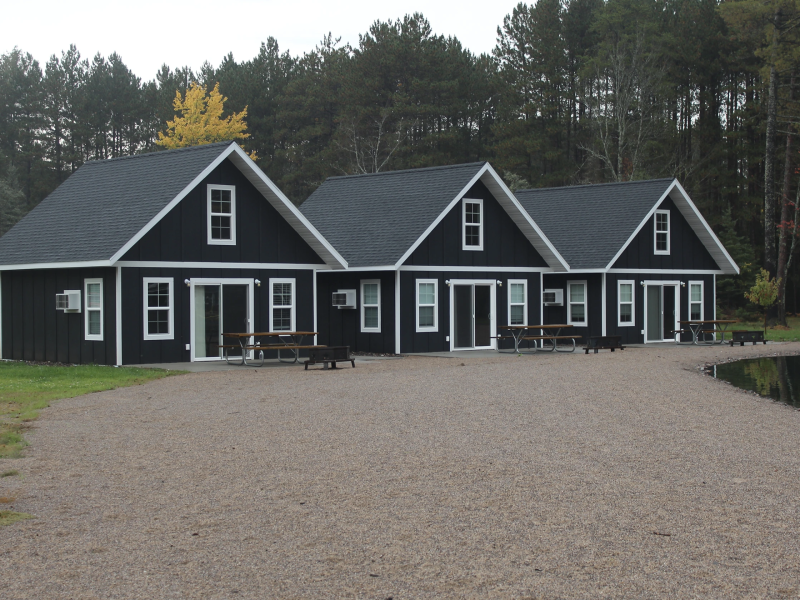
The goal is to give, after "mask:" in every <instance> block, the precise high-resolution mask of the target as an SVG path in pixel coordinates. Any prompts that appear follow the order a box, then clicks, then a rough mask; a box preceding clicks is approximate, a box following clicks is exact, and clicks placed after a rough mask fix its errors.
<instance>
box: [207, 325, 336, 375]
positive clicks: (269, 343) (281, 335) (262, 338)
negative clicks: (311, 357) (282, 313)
mask: <svg viewBox="0 0 800 600" xmlns="http://www.w3.org/2000/svg"><path fill="white" fill-rule="evenodd" d="M222 335H223V337H228V338H234V339H236V340H238V341H239V343H238V344H224V345H221V346H220V348H222V349H223V350H224V355H225V362H227V363H229V364H230V362H231V361H230V356H229V354H228V352H229V350H230V349H231V348H236V349H241V351H242V357H241V362H239V363H238V364H240V365H247V364H248V363H247V353H248V352H253V353H254V356H255V352H258V357H259V358H260V359H261V362H260V363H259V364H258V365H257V366H259V367H260V366H262V365H263V364H264V351H265V350H276V351H277V353H278V361H280V362H291V363H296V362H297V359H298V358H299V356H300V352H299V351H300V350H310V349H314V348H325V346H317V345H313V344H304V343H303V340H304V338H306V337H308V336H315V335H317V332H316V331H265V332H253V333H223V334H222ZM251 340H252V341H251ZM281 350H284V351H286V350H288V351H290V352H291V353H292V359H291V360H284V359H282V358H281ZM234 364H237V363H234Z"/></svg>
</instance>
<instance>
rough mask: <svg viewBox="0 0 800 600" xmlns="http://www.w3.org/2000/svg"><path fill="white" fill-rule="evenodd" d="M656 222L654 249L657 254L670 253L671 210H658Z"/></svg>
mask: <svg viewBox="0 0 800 600" xmlns="http://www.w3.org/2000/svg"><path fill="white" fill-rule="evenodd" d="M654 223H655V235H654V244H655V247H654V251H655V253H656V254H669V211H668V210H657V211H656V214H655V218H654Z"/></svg>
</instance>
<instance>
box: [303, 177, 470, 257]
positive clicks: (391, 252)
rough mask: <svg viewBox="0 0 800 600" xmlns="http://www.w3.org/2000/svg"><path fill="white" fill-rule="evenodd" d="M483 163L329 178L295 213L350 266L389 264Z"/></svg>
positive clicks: (418, 235)
mask: <svg viewBox="0 0 800 600" xmlns="http://www.w3.org/2000/svg"><path fill="white" fill-rule="evenodd" d="M485 164H486V163H483V162H480V163H470V164H465V165H453V166H446V167H430V168H426V169H409V170H405V171H389V172H386V173H374V174H369V175H350V176H345V177H330V178H329V179H326V180H325V182H324V183H323V184H322V185H321V186H320V187H319V188H318V189H317V190H316V191H315V192H314V193H313V194H311V196H309V198H308V200H306V201H305V202H304V203H303V204H302V205H301V206H300V210H301V211H302V212H303V214H304V215H305V216H306V217H307V218H308V220H309V221H311V223H312V224H313V225H314V226H315V227H316V228H317V229H318V230H319V232H320V233H321V234H322V235H323V236H325V238H326V239H327V240H328V241H329V242H330V243H331V244H332V245H333V246H334V248H336V249H337V250H338V251H339V252H340V253H341V255H342V256H343V257H344V258H345V260H346V261H347V262H348V265H349V266H350V267H375V266H388V265H394V264H395V263H397V261H398V260H399V259H400V258H401V257H402V256H403V254H404V253H405V252H406V251H407V250H408V249H409V248H410V247H411V246H412V244H413V243H414V242H416V241H417V239H418V238H419V237H420V236H421V235H422V234H423V233H425V230H426V229H427V228H428V226H430V224H431V223H433V222H434V221H435V220H436V218H437V217H438V216H439V215H440V214H441V213H442V211H443V210H444V209H445V208H446V207H447V205H448V204H449V203H450V202H451V201H452V200H453V199H454V198H455V197H456V196H457V195H458V194H459V193H460V192H461V190H463V189H464V187H465V186H466V185H467V184H468V183H469V182H470V181H471V180H472V178H473V177H475V175H477V174H478V172H479V171H480V170H481V168H483V166H484V165H485Z"/></svg>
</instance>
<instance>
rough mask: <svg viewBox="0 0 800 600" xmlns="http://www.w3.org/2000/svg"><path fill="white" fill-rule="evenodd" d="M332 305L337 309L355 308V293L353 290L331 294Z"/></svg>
mask: <svg viewBox="0 0 800 600" xmlns="http://www.w3.org/2000/svg"><path fill="white" fill-rule="evenodd" d="M333 305H334V306H336V307H337V308H355V307H356V291H355V290H338V291H336V292H333Z"/></svg>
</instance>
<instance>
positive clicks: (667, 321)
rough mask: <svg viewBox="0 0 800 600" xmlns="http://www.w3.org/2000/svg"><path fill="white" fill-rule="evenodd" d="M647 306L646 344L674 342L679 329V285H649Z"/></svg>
mask: <svg viewBox="0 0 800 600" xmlns="http://www.w3.org/2000/svg"><path fill="white" fill-rule="evenodd" d="M645 305H646V309H645V336H644V339H645V342H665V341H674V340H675V333H674V332H675V330H676V329H679V326H678V316H679V315H678V286H677V284H673V283H670V284H665V285H657V284H647V285H646V286H645Z"/></svg>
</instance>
